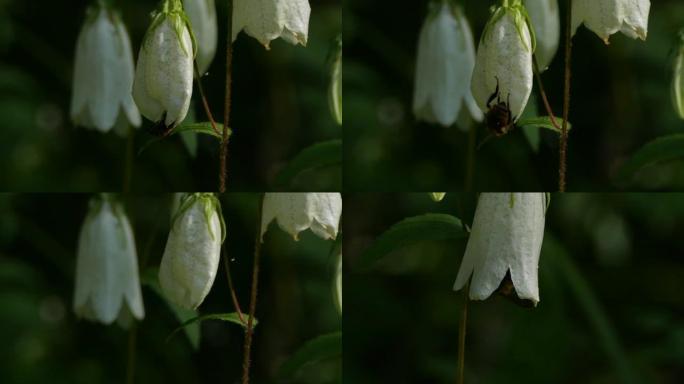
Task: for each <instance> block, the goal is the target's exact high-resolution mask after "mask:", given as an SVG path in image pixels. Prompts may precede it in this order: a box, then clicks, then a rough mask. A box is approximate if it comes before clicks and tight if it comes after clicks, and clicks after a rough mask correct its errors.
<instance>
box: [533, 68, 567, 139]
mask: <svg viewBox="0 0 684 384" xmlns="http://www.w3.org/2000/svg"><path fill="white" fill-rule="evenodd" d="M532 65H533V67H534V76H535V77H536V78H537V85H538V86H539V94H541V97H542V101H543V102H544V108H546V113H548V114H549V117H550V118H551V124H553V126H554V127H555V128H556V129H557V130H559V131H561V130H562V129H561V127H559V126H558V123H557V122H556V115H554V113H553V110H552V109H551V104H549V99H548V97H546V91H545V90H544V82H543V81H542V77H541V73H539V63H538V62H537V55H533V56H532Z"/></svg>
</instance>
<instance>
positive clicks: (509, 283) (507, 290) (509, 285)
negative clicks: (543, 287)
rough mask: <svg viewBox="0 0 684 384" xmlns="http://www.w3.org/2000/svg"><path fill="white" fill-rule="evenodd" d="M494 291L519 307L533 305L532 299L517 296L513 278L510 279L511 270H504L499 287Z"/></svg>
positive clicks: (530, 306)
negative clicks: (504, 274)
mask: <svg viewBox="0 0 684 384" xmlns="http://www.w3.org/2000/svg"><path fill="white" fill-rule="evenodd" d="M496 293H498V294H499V295H501V296H504V297H505V298H507V299H509V300H511V301H513V302H514V303H516V304H518V305H519V306H521V307H525V308H532V307H534V302H533V301H532V300H528V299H521V298H520V297H518V293H517V292H516V291H515V287H514V286H513V280H512V279H511V271H506V276H504V278H503V280H501V284H499V288H497V290H496Z"/></svg>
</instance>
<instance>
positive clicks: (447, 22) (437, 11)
mask: <svg viewBox="0 0 684 384" xmlns="http://www.w3.org/2000/svg"><path fill="white" fill-rule="evenodd" d="M474 66H475V45H474V42H473V35H472V32H471V31H470V25H469V24H468V20H466V18H465V15H464V14H463V11H462V10H461V8H460V7H457V6H452V5H451V4H449V3H448V2H446V1H444V2H440V3H431V6H430V10H429V12H428V15H427V17H426V19H425V22H424V23H423V26H422V28H421V30H420V35H419V38H418V53H417V59H416V77H415V86H414V93H413V114H414V115H415V116H416V118H417V119H418V120H423V121H426V122H429V123H439V124H441V125H443V126H451V125H452V124H454V122H456V121H457V119H458V117H459V115H460V114H461V113H464V112H466V111H467V113H468V115H469V116H470V117H471V118H472V119H473V120H475V121H482V118H483V116H482V112H481V111H480V109H479V108H478V107H477V104H476V103H475V100H474V99H473V96H472V93H471V90H470V80H471V77H472V74H473V68H474ZM461 128H462V129H467V125H466V124H462V125H461Z"/></svg>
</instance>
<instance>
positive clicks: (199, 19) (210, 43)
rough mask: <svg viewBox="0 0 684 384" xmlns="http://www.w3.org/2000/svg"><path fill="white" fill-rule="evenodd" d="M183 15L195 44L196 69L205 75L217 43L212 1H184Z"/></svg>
mask: <svg viewBox="0 0 684 384" xmlns="http://www.w3.org/2000/svg"><path fill="white" fill-rule="evenodd" d="M183 7H184V8H185V13H186V14H187V15H188V19H189V20H190V25H191V26H192V31H193V33H194V34H195V41H196V42H197V56H196V57H195V60H196V61H197V67H198V70H199V73H205V72H206V71H207V70H208V69H209V66H210V65H211V62H212V61H214V56H216V45H217V43H218V22H217V20H216V4H215V3H214V0H185V1H184V2H183Z"/></svg>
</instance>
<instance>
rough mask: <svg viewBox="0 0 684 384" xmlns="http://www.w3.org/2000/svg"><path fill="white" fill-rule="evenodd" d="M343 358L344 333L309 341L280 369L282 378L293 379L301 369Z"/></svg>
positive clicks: (335, 333) (331, 334)
mask: <svg viewBox="0 0 684 384" xmlns="http://www.w3.org/2000/svg"><path fill="white" fill-rule="evenodd" d="M341 357H342V332H334V333H329V334H327V335H322V336H318V337H316V338H315V339H312V340H309V341H307V342H306V343H305V344H304V345H303V346H302V347H301V348H299V350H297V352H295V354H294V355H292V357H290V358H289V359H288V360H287V361H285V363H283V365H282V366H281V367H280V372H279V374H280V376H281V377H282V378H291V377H293V376H294V375H295V374H296V373H297V371H299V369H300V368H302V367H304V366H305V365H307V364H312V363H315V362H318V361H322V360H327V359H332V358H341Z"/></svg>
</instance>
